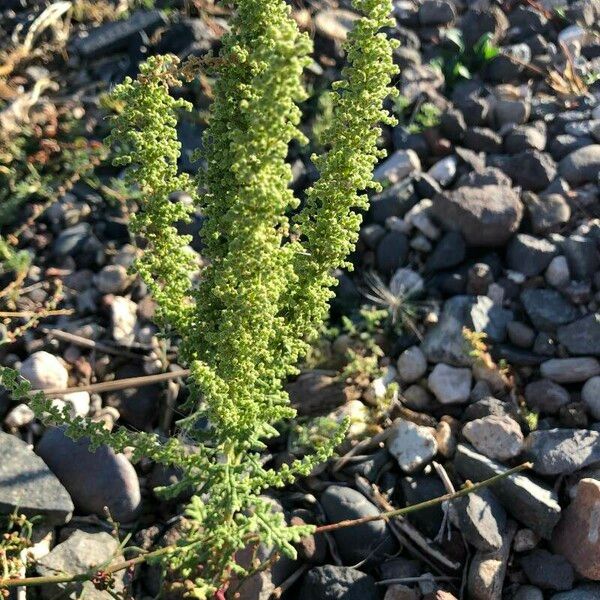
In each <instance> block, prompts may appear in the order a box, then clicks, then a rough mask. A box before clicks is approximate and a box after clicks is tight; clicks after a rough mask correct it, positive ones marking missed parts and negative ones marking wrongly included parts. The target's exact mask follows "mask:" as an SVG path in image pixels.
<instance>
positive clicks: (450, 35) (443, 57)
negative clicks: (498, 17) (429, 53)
mask: <svg viewBox="0 0 600 600" xmlns="http://www.w3.org/2000/svg"><path fill="white" fill-rule="evenodd" d="M445 39H446V40H447V41H448V42H449V43H450V44H451V46H452V48H451V49H447V48H444V49H443V50H442V51H441V53H440V55H439V56H437V57H436V58H435V59H433V60H432V61H430V64H431V65H432V66H434V67H436V68H438V69H440V71H441V72H442V73H443V75H444V79H445V81H446V87H447V88H448V89H452V88H453V87H454V86H455V85H456V83H457V82H459V81H460V80H461V79H471V76H472V74H473V73H477V72H478V71H480V70H481V69H483V68H484V67H485V65H486V64H487V63H488V62H489V61H491V60H492V59H493V58H495V57H496V56H498V55H499V54H500V48H498V46H496V45H495V44H494V41H493V40H494V37H493V34H492V33H489V32H488V33H484V34H483V35H482V36H481V37H480V38H479V40H477V42H476V43H475V44H474V46H473V47H472V48H467V47H466V46H465V42H464V40H463V36H462V33H461V31H460V30H459V29H449V30H448V31H447V32H446V36H445Z"/></svg>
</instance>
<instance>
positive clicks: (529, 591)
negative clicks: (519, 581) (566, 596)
mask: <svg viewBox="0 0 600 600" xmlns="http://www.w3.org/2000/svg"><path fill="white" fill-rule="evenodd" d="M512 600H544V592H542V590H540V588H537V587H535V586H533V585H521V586H519V589H518V590H517V591H516V592H515V595H514V596H513V597H512Z"/></svg>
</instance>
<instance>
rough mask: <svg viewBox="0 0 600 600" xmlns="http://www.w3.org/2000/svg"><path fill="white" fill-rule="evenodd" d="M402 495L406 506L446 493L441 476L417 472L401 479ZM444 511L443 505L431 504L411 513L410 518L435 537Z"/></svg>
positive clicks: (416, 525) (417, 525)
mask: <svg viewBox="0 0 600 600" xmlns="http://www.w3.org/2000/svg"><path fill="white" fill-rule="evenodd" d="M400 487H401V488H402V496H403V498H404V503H405V504H406V506H409V505H412V504H419V503H420V502H425V501H427V500H431V499H433V498H437V497H439V496H441V495H443V494H444V493H445V489H444V484H443V483H442V482H441V481H440V478H439V477H437V476H435V475H425V474H424V473H417V474H416V475H412V476H409V477H403V478H402V479H401V480H400ZM443 519H444V511H443V510H442V509H441V506H430V507H429V508H425V509H423V510H419V511H416V512H414V513H411V514H410V515H409V516H408V520H409V521H410V522H411V523H412V524H413V525H414V526H415V527H417V528H418V529H419V531H421V532H422V533H424V534H425V535H426V536H428V537H430V538H432V539H433V538H434V537H435V536H436V535H437V534H438V532H439V530H440V527H441V526H442V521H443Z"/></svg>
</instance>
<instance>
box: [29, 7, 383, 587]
mask: <svg viewBox="0 0 600 600" xmlns="http://www.w3.org/2000/svg"><path fill="white" fill-rule="evenodd" d="M235 5H236V14H235V17H234V20H233V22H232V24H231V32H230V33H229V34H227V35H226V36H225V37H224V39H223V47H222V50H221V53H220V56H219V57H218V58H217V59H215V60H214V61H212V68H213V69H214V71H215V74H216V76H217V82H216V85H215V89H214V102H213V105H212V109H211V118H210V123H209V127H208V129H207V131H206V133H205V136H204V140H203V151H202V154H203V157H204V159H205V162H206V168H205V169H203V170H202V171H201V172H200V174H199V176H198V180H197V181H196V182H194V183H195V184H196V185H192V182H191V181H190V180H188V178H187V177H186V176H184V175H180V174H178V172H177V158H178V155H179V143H178V142H177V139H176V129H175V128H176V123H177V111H178V110H181V109H189V106H188V105H187V103H185V102H183V101H181V100H174V99H173V98H172V97H171V96H170V95H169V87H170V86H172V85H174V84H176V83H177V79H178V75H177V73H178V65H177V61H176V59H174V58H173V57H153V58H150V59H149V60H148V61H147V63H146V64H145V65H144V67H143V68H142V72H141V74H140V75H139V76H138V78H137V80H135V81H132V80H131V79H128V80H126V81H125V82H124V83H123V84H121V85H119V86H117V88H116V89H115V91H114V92H113V96H114V98H115V99H116V100H118V101H119V103H120V104H121V105H122V106H123V107H124V108H123V110H122V112H121V113H120V114H119V115H118V116H117V117H116V119H115V123H114V129H113V132H112V134H111V136H110V137H111V142H112V144H113V146H114V147H115V149H116V153H117V164H121V165H125V164H127V165H130V168H129V175H128V176H129V178H130V181H133V182H135V183H136V184H137V185H138V186H139V187H140V189H141V192H142V194H141V197H142V198H143V201H142V203H141V206H140V210H139V212H138V214H137V215H136V217H135V219H134V220H133V223H132V229H133V231H134V232H135V233H137V234H139V235H140V236H142V237H143V238H145V241H146V244H147V245H146V248H145V251H144V253H143V256H142V258H141V259H140V260H139V261H138V264H137V268H138V270H139V272H140V274H141V276H142V277H143V279H144V280H145V281H146V283H147V284H148V285H149V287H150V289H151V291H152V293H153V295H154V298H155V300H156V302H157V305H158V317H159V321H160V324H161V325H163V326H164V327H165V328H166V329H167V331H168V332H170V333H172V334H174V335H176V336H177V337H178V338H179V339H180V340H181V342H180V354H181V360H182V362H184V363H186V364H187V365H188V366H189V367H190V369H191V372H192V384H191V392H190V401H189V409H190V411H191V414H190V416H188V417H186V419H184V420H183V421H180V422H179V425H180V426H181V428H182V429H184V431H185V434H186V435H185V438H186V439H187V440H190V441H191V442H192V443H193V445H194V447H195V452H193V453H191V454H190V453H187V452H185V451H184V449H183V447H182V446H181V445H180V444H178V443H177V442H176V441H175V440H170V442H169V445H168V447H163V446H161V445H160V444H159V443H158V442H157V441H156V440H154V439H153V438H152V436H149V435H147V434H132V433H128V432H127V433H126V432H124V431H123V430H119V431H117V432H113V433H111V434H108V433H105V432H102V431H101V428H99V427H95V426H93V425H90V424H87V423H85V422H84V421H82V420H76V421H75V422H71V424H70V425H69V427H68V433H69V434H70V435H74V436H82V435H88V436H91V438H92V440H93V441H94V442H95V443H104V442H108V443H110V444H111V445H113V446H114V445H116V446H118V447H122V446H123V445H126V444H129V445H133V446H134V447H135V448H136V454H137V455H138V456H139V455H142V454H146V455H148V456H150V457H151V458H154V459H155V460H159V461H161V462H171V463H175V464H178V465H179V466H180V467H181V468H182V470H183V472H184V480H183V482H182V483H181V484H178V487H177V488H176V489H173V490H171V493H173V494H174V493H176V492H177V491H178V490H179V489H181V487H182V486H184V485H187V486H192V487H193V488H194V490H195V493H196V495H195V496H194V497H193V499H192V501H191V503H190V505H189V509H188V516H189V528H188V531H187V533H186V536H184V538H182V541H181V542H180V548H179V549H178V551H177V552H173V553H171V554H170V555H169V565H170V566H171V567H172V568H173V567H175V568H178V569H179V570H180V572H181V573H182V575H183V576H184V577H185V578H186V579H187V580H188V581H190V582H191V592H192V594H193V595H195V596H196V597H198V598H209V597H211V596H212V595H213V594H214V593H215V592H216V591H218V590H219V589H222V588H223V587H224V586H225V585H226V581H227V580H228V579H229V578H230V577H231V576H232V575H237V576H243V575H244V574H245V571H244V569H243V568H242V567H241V566H240V565H238V564H237V563H236V560H235V558H236V552H238V551H239V550H241V549H243V548H244V547H246V546H247V545H248V544H251V543H257V542H261V543H264V544H265V545H266V546H268V547H272V548H274V549H275V550H276V551H278V552H283V553H284V554H287V555H291V556H293V555H294V554H295V550H294V548H293V543H294V542H295V541H298V539H299V538H300V537H301V536H303V535H305V534H306V533H307V532H308V531H310V527H288V526H287V525H286V523H285V520H284V518H283V516H282V515H280V514H278V513H274V512H273V510H272V504H271V502H270V501H268V499H266V498H264V497H262V496H261V493H262V492H263V491H264V490H266V489H267V488H271V487H281V486H284V485H286V484H288V483H290V482H292V481H293V480H294V479H295V478H296V477H297V476H299V475H307V474H308V473H310V472H311V470H312V469H313V468H314V466H315V465H316V464H318V463H319V462H321V461H323V460H326V459H327V458H328V456H330V454H331V453H332V451H333V449H334V447H335V446H336V445H337V444H338V443H339V442H340V441H341V439H342V437H343V433H344V432H343V431H342V430H340V431H339V432H338V434H337V435H336V436H334V437H333V439H331V440H330V441H329V443H327V444H326V446H324V447H321V448H318V449H317V450H316V451H315V454H314V455H311V456H309V457H306V458H303V459H301V460H296V461H295V462H293V463H291V464H289V465H283V466H282V467H279V468H278V469H277V470H273V469H269V468H266V467H265V466H263V462H262V460H261V457H260V451H261V449H263V448H264V440H265V439H267V438H269V437H272V436H274V435H276V434H277V431H276V429H275V427H274V426H275V425H276V424H277V423H278V422H280V421H282V420H284V419H289V418H291V417H293V416H294V410H293V409H292V408H291V407H290V405H289V402H288V398H287V394H286V393H285V391H284V389H283V383H284V381H285V379H286V378H287V377H288V376H289V375H291V374H294V373H295V372H296V367H295V365H296V362H297V361H298V359H299V358H300V357H301V356H302V355H304V354H305V352H306V351H307V349H308V344H309V343H310V341H311V340H312V339H313V338H314V337H315V335H316V334H317V332H318V329H319V327H320V325H321V324H322V322H323V320H324V319H325V318H326V316H327V311H328V301H329V300H330V299H331V297H332V295H333V292H332V289H331V288H332V286H333V285H334V283H335V279H334V278H333V277H332V271H333V270H334V269H336V268H338V267H342V266H349V265H347V264H346V262H345V261H346V257H347V255H348V253H349V252H350V251H351V250H352V248H353V246H354V243H355V242H356V239H357V236H358V228H359V225H360V220H361V217H360V215H359V213H358V212H357V211H358V210H360V209H364V208H366V206H367V197H366V195H365V194H364V192H365V190H366V189H367V188H368V187H373V186H374V184H373V182H372V180H371V172H372V169H373V166H374V164H375V163H376V161H377V160H378V159H379V158H380V157H381V156H382V155H383V152H381V151H379V150H378V149H377V139H378V137H379V135H380V129H379V125H378V124H379V123H381V122H385V123H390V122H391V117H390V116H389V115H388V113H387V111H386V110H384V109H383V101H384V99H385V98H386V96H388V95H389V94H390V93H391V92H392V88H391V79H392V76H393V74H394V73H395V67H394V65H393V62H392V43H391V42H390V41H389V40H388V39H387V38H386V37H385V35H384V34H383V33H381V29H382V28H383V27H385V26H387V25H388V24H389V21H388V15H389V13H390V11H391V2H390V0H354V6H355V8H356V9H357V11H359V12H360V13H361V15H362V18H361V19H360V20H358V21H357V22H356V24H355V25H354V28H353V30H352V32H351V33H350V34H349V38H348V42H347V50H348V55H347V58H348V65H347V67H346V68H345V69H344V71H343V79H342V81H340V82H338V83H337V84H336V86H335V89H334V93H333V117H332V120H331V123H330V124H329V126H328V128H327V130H326V131H325V132H324V133H323V138H322V141H323V147H324V148H325V149H326V150H325V151H324V153H323V154H322V155H320V156H318V157H314V161H315V164H316V165H317V167H318V168H319V171H320V178H319V179H318V180H317V182H316V183H315V184H314V186H313V187H312V188H310V189H309V190H308V191H307V194H306V202H305V203H304V205H303V206H302V207H300V203H299V201H298V200H297V199H296V198H295V197H294V195H293V193H292V191H291V189H290V188H289V183H290V181H291V169H290V167H289V165H288V164H287V163H286V155H287V153H288V148H289V144H290V142H291V141H292V140H294V139H299V140H302V135H301V133H300V131H299V129H298V125H299V123H300V119H301V113H300V110H299V108H298V103H299V102H301V101H302V100H303V99H304V98H305V90H304V88H303V85H302V73H303V69H304V68H305V67H306V66H307V64H308V63H309V62H310V59H309V54H310V52H311V42H310V39H309V37H308V36H307V35H306V34H303V33H301V32H300V31H299V30H298V28H297V25H296V23H295V21H294V20H293V18H292V17H291V14H290V8H289V7H288V5H287V4H286V2H285V1H284V0H237V2H235ZM194 187H199V188H200V189H202V190H203V192H202V194H200V195H198V197H197V202H198V205H199V207H200V208H201V211H202V214H203V216H204V217H205V224H204V226H203V229H202V232H201V234H202V238H203V242H204V244H205V247H204V250H203V258H205V259H206V263H207V266H206V267H204V268H203V269H202V271H201V273H200V279H199V283H198V285H197V286H195V287H194V286H192V284H191V275H192V273H193V271H194V269H195V268H196V267H195V263H194V259H193V258H192V256H191V254H190V253H189V252H188V250H187V244H188V242H189V240H188V238H187V237H185V236H181V235H179V234H178V233H177V230H176V224H177V222H179V221H182V220H185V219H186V218H188V216H189V211H190V208H189V207H188V206H185V205H183V204H178V203H173V202H171V201H170V200H169V195H170V194H171V193H172V192H174V191H176V190H187V191H188V192H190V193H191V194H192V195H193V196H194V193H193V189H192V188H194ZM298 209H299V210H298ZM294 211H296V213H295V216H291V215H292V214H293V213H294ZM36 406H37V410H38V411H39V412H41V411H46V413H48V412H50V419H51V420H52V421H54V422H57V421H61V420H63V419H64V418H65V417H64V416H63V415H60V414H58V413H57V411H56V409H54V411H52V409H51V407H50V406H49V404H48V403H47V402H44V401H42V399H41V398H37V400H36ZM202 417H207V419H206V420H204V421H206V422H208V426H207V427H202V426H201V422H203V420H202ZM168 492H169V490H167V493H168Z"/></svg>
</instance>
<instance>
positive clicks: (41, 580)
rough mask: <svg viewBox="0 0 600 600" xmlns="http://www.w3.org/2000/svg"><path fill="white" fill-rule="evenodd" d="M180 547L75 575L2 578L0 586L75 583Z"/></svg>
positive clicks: (165, 548)
mask: <svg viewBox="0 0 600 600" xmlns="http://www.w3.org/2000/svg"><path fill="white" fill-rule="evenodd" d="M177 550H178V547H176V546H165V547H164V548H160V549H158V550H154V552H148V553H146V554H140V555H139V556H136V557H135V558H130V559H128V560H123V561H121V562H118V563H115V564H114V565H111V566H109V567H106V568H105V569H94V568H92V569H90V570H89V571H86V572H85V573H77V574H75V575H48V576H46V577H22V578H10V579H0V588H13V587H26V586H27V587H31V586H36V585H45V584H52V583H53V584H57V583H74V582H77V581H88V580H91V579H92V578H93V577H94V576H95V575H96V573H98V571H99V570H101V571H102V572H103V573H104V574H106V575H111V574H112V573H116V572H117V571H122V570H123V569H129V568H130V567H134V566H136V565H139V564H141V563H143V562H146V561H147V560H148V559H150V558H157V557H159V556H163V555H164V554H169V553H171V552H176V551H177Z"/></svg>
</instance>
